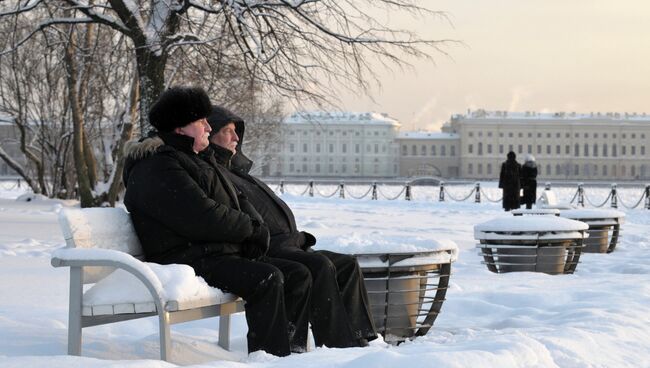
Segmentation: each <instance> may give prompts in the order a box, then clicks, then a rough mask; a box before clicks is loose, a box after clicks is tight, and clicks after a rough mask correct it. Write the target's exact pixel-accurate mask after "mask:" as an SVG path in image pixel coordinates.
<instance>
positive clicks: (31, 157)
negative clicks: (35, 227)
mask: <svg viewBox="0 0 650 368" xmlns="http://www.w3.org/2000/svg"><path fill="white" fill-rule="evenodd" d="M23 21H24V20H23ZM4 25H5V26H6V27H5V28H3V29H1V30H0V35H7V37H3V38H2V39H5V40H7V41H6V42H7V43H8V44H12V43H14V42H16V41H15V40H16V39H17V37H20V35H21V33H24V31H25V26H24V25H23V24H22V23H21V22H16V23H15V24H4ZM107 31H108V32H107ZM125 44H126V43H125V38H124V37H122V36H120V35H116V34H115V33H114V32H113V31H110V29H108V28H107V27H104V26H101V25H94V24H88V25H83V24H82V25H60V26H57V27H51V28H49V29H48V32H43V33H42V34H39V35H36V36H33V37H31V38H30V39H28V40H27V42H26V43H25V44H24V46H25V47H22V48H16V50H15V52H12V53H9V54H6V55H3V56H0V76H2V78H1V79H0V113H2V114H3V115H8V116H11V117H12V118H13V121H14V125H15V126H16V127H17V129H18V130H19V134H18V135H19V141H20V142H21V143H20V147H21V151H22V152H23V154H24V155H25V157H27V159H28V165H26V166H25V167H22V166H21V165H20V163H18V162H17V161H16V160H12V159H11V158H10V157H8V155H6V153H3V152H0V158H3V159H4V160H5V161H7V162H8V163H9V165H10V166H11V167H12V168H13V169H14V170H15V171H16V172H18V173H19V175H21V176H22V177H23V178H24V179H25V180H26V181H27V182H28V183H29V184H30V185H31V186H32V189H33V190H34V192H36V193H44V194H49V195H51V196H59V197H70V196H73V195H74V196H76V195H77V194H78V195H80V197H81V204H82V206H84V207H86V206H94V205H99V204H101V203H103V202H109V203H111V204H113V203H114V202H115V200H116V198H117V195H118V193H119V191H120V179H121V164H122V162H121V156H122V149H121V148H122V147H123V145H124V142H126V141H127V140H129V139H130V138H131V137H132V134H133V130H134V129H133V126H134V121H136V120H137V102H136V100H137V97H138V93H137V89H138V88H137V86H138V83H137V78H135V68H134V63H133V62H132V61H131V58H130V57H128V56H129V52H130V51H129V48H128V47H126V45H125ZM0 148H1V147H0ZM70 158H72V160H70ZM98 158H99V159H98ZM70 161H72V162H73V163H74V169H72V165H69V162H70ZM34 171H35V172H36V178H33V174H32V172H34Z"/></svg>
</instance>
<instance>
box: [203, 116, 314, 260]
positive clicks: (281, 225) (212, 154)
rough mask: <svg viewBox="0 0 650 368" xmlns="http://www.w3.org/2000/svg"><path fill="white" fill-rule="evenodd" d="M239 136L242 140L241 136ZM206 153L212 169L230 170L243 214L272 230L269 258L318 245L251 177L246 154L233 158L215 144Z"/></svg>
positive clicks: (274, 198)
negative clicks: (284, 250)
mask: <svg viewBox="0 0 650 368" xmlns="http://www.w3.org/2000/svg"><path fill="white" fill-rule="evenodd" d="M242 124H243V123H242ZM238 135H239V136H243V134H242V133H239V134H238ZM241 139H242V138H240V140H241ZM204 152H205V155H204V158H205V159H206V160H207V161H208V162H210V163H211V165H212V166H222V167H226V168H229V169H230V171H229V172H228V173H229V176H228V178H229V179H230V180H231V181H232V183H233V184H234V185H235V187H236V188H237V189H238V190H239V191H240V194H239V202H240V203H241V206H242V210H243V211H245V212H247V213H249V214H251V216H253V217H256V218H258V219H259V220H260V221H262V222H264V223H265V224H266V225H267V226H268V227H269V232H270V233H271V243H270V249H269V255H270V256H273V254H274V251H277V250H279V249H282V248H287V247H294V248H300V249H307V248H309V247H311V246H312V245H314V244H316V238H315V237H314V236H313V235H312V234H310V233H307V232H305V231H298V229H297V227H296V219H295V217H294V215H293V212H292V211H291V209H290V208H289V206H288V205H287V204H286V203H285V202H284V201H283V200H282V199H281V198H280V197H278V196H277V195H276V194H275V193H274V192H273V190H272V189H271V188H269V187H268V185H266V184H265V183H264V182H263V181H261V180H259V179H257V178H256V177H254V176H252V175H250V174H248V171H249V170H250V168H251V167H252V161H250V160H249V159H248V158H247V157H246V156H245V155H244V154H243V153H241V152H237V154H236V155H234V156H233V154H232V152H230V151H228V150H227V149H225V148H222V147H219V146H217V145H214V144H210V148H209V149H208V150H206V151H204Z"/></svg>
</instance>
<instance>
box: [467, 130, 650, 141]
mask: <svg viewBox="0 0 650 368" xmlns="http://www.w3.org/2000/svg"><path fill="white" fill-rule="evenodd" d="M467 135H468V136H469V137H470V138H471V137H474V132H467ZM486 135H487V136H488V137H492V132H487V133H486ZM504 135H505V134H504V132H499V137H500V138H503V137H504ZM526 135H527V137H528V138H532V137H533V133H532V132H528V133H527V134H526ZM545 135H546V138H552V137H553V134H552V133H549V132H547V133H546V134H545ZM554 135H555V138H561V137H562V133H559V132H556V133H555V134H554ZM580 135H581V133H573V137H574V138H580ZM477 136H479V137H482V136H483V132H480V131H479V132H478V133H477ZM514 136H515V134H514V132H508V138H514ZM543 136H544V134H543V133H541V132H538V133H537V138H542V137H543ZM582 136H583V138H598V137H599V136H602V137H603V138H605V139H606V138H609V135H608V134H607V133H602V134H601V135H599V133H591V135H590V134H589V133H582ZM638 136H639V137H641V139H645V133H640V134H638ZM517 137H518V138H523V137H524V133H523V132H519V133H517ZM564 137H565V138H571V133H564ZM617 137H618V135H617V134H616V133H612V138H613V139H616V138H617ZM627 137H628V134H627V133H621V138H622V139H627ZM629 137H630V139H636V138H637V133H630V134H629Z"/></svg>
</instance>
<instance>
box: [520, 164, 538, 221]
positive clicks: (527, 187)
mask: <svg viewBox="0 0 650 368" xmlns="http://www.w3.org/2000/svg"><path fill="white" fill-rule="evenodd" d="M521 188H522V189H523V190H524V196H523V197H522V198H521V203H522V204H525V205H526V208H527V209H531V208H533V204H535V201H536V200H537V164H536V163H535V157H534V156H533V155H526V159H525V161H524V164H523V165H522V166H521Z"/></svg>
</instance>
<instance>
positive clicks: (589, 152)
mask: <svg viewBox="0 0 650 368" xmlns="http://www.w3.org/2000/svg"><path fill="white" fill-rule="evenodd" d="M610 147H611V152H610ZM628 147H629V154H630V155H631V156H634V155H636V154H637V151H638V152H639V154H640V155H641V156H644V155H645V154H646V148H645V145H640V146H638V147H639V149H638V150H637V146H625V145H621V155H622V156H626V155H627V154H628ZM413 148H414V149H415V146H413ZM476 148H477V152H476V154H477V155H482V154H483V143H482V142H479V143H478V144H477V145H476ZM526 148H527V150H526V151H525V152H524V146H523V145H522V144H519V145H517V151H514V145H512V144H510V145H508V151H513V152H515V153H518V154H523V153H529V154H533V153H535V154H537V155H542V154H546V155H552V154H553V146H552V145H550V144H549V145H546V150H545V151H543V150H542V145H541V144H538V145H537V147H536V148H537V150H536V152H533V145H532V144H529V145H527V147H526ZM580 148H581V146H580V144H579V143H576V144H575V145H574V146H573V156H575V157H580V155H581V154H582V157H590V156H591V157H599V156H602V157H609V155H610V154H611V156H612V157H618V146H617V145H616V143H614V144H612V145H611V146H609V145H607V144H606V143H605V144H603V145H602V146H600V145H598V143H594V144H592V145H590V144H589V143H585V144H584V145H582V150H581V149H580ZM421 152H423V155H424V154H425V153H426V147H425V146H422V149H421ZM467 153H469V154H473V153H474V145H473V144H469V145H467ZM486 153H487V154H491V153H493V152H492V145H491V144H487V145H486ZM499 153H500V154H504V153H505V146H504V145H503V144H500V145H499ZM561 154H562V146H561V145H559V144H558V145H555V155H561ZM564 154H565V155H570V154H571V145H569V144H567V145H565V146H564Z"/></svg>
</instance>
